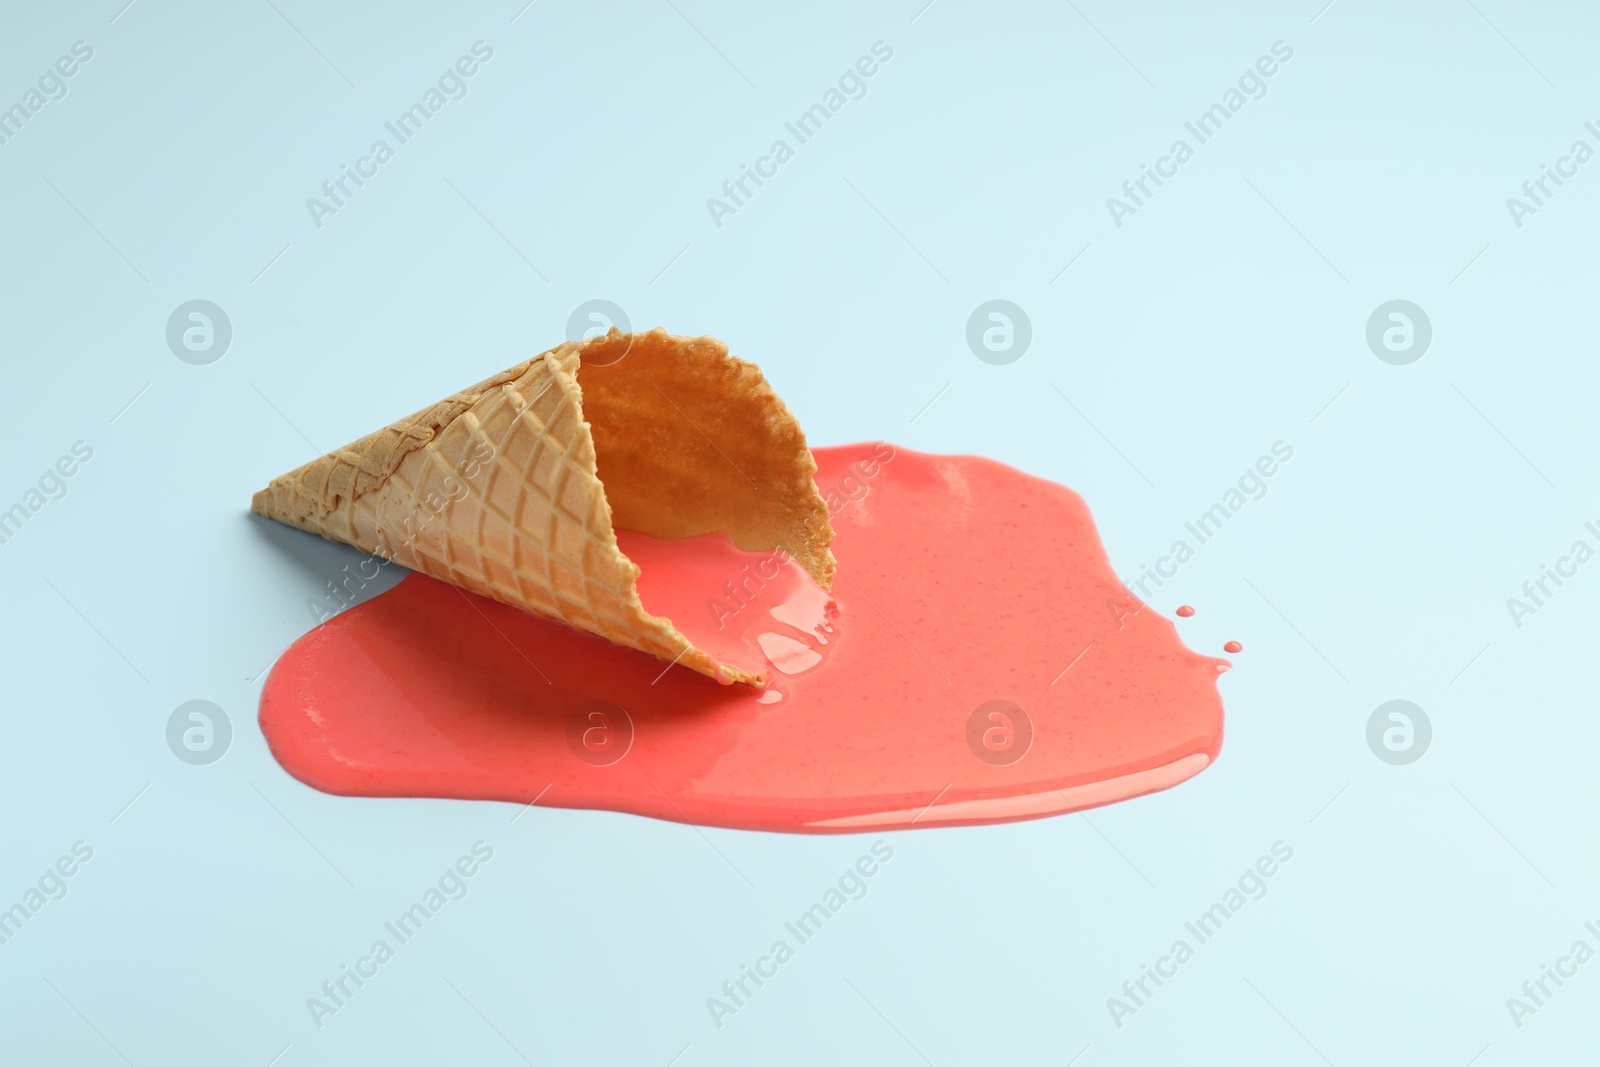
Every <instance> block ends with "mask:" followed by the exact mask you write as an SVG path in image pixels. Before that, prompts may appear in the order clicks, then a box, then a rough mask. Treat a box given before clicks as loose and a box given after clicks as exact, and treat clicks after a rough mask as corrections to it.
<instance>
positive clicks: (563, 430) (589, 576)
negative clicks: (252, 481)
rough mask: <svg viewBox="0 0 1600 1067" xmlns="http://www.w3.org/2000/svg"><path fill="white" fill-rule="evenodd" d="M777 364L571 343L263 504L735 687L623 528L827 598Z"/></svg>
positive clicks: (289, 483) (658, 345) (700, 345)
mask: <svg viewBox="0 0 1600 1067" xmlns="http://www.w3.org/2000/svg"><path fill="white" fill-rule="evenodd" d="M815 471H816V464H815V463H814V461H813V460H812V458H811V453H810V452H809V451H808V450H807V448H806V443H805V435H804V434H803V433H802V432H801V430H800V427H799V424H798V423H797V422H796V421H795V418H794V416H793V415H792V414H790V412H789V410H788V409H787V408H786V407H785V406H784V404H783V401H782V400H780V399H779V398H778V396H777V394H776V393H774V392H773V390H772V387H771V386H770V385H769V384H768V383H767V381H766V379H765V377H764V376H763V375H762V374H761V371H760V369H759V368H757V367H756V366H755V365H754V364H752V363H748V362H746V361H744V360H741V359H737V358H735V357H733V356H730V355H729V354H728V350H727V347H726V346H725V345H723V344H722V343H721V342H719V341H717V340H715V339H713V338H710V337H701V338H686V337H675V336H672V335H669V334H668V333H666V331H664V330H661V329H656V330H653V331H651V332H649V333H643V334H628V335H624V334H621V333H618V332H617V331H616V330H615V329H613V330H612V331H611V332H610V333H609V334H607V335H606V336H603V337H596V338H594V339H592V340H589V341H582V342H569V343H567V344H563V345H559V346H557V347H556V348H552V349H550V350H549V351H548V352H545V353H543V354H541V355H539V356H536V357H534V358H533V359H531V360H528V361H527V362H524V363H520V364H518V365H517V366H515V367H512V368H510V369H509V370H506V371H503V372H501V373H500V374H497V375H495V376H494V377H492V378H489V379H487V380H486V381H483V382H480V383H478V384H477V385H474V386H472V387H471V388H469V389H465V390H463V391H461V392H459V393H456V394H455V395H453V396H450V397H446V398H445V399H444V400H441V401H439V402H438V403H437V404H434V405H433V406H431V407H428V408H426V409H424V410H422V411H419V412H417V413H416V414H415V415H412V416H411V417H409V418H405V419H401V420H399V421H398V422H394V423H391V424H390V425H388V426H385V427H384V428H383V429H381V430H378V431H377V432H375V433H371V434H368V435H367V436H366V437H363V438H361V439H360V440H358V441H356V442H354V443H352V444H350V445H347V446H345V447H344V448H341V449H338V450H336V451H334V452H330V453H328V454H327V455H325V456H323V457H321V458H319V459H316V460H313V461H312V462H310V463H308V464H306V465H305V466H303V467H300V468H298V469H297V470H293V471H290V472H289V473H287V474H284V475H281V476H279V477H277V478H274V479H273V480H272V482H271V484H270V485H268V486H267V488H265V489H263V490H262V491H260V492H258V493H256V494H255V497H254V499H253V501H252V504H251V510H253V511H255V512H257V513H258V514H261V515H264V516H266V517H267V518H270V519H275V520H277V521H279V522H282V523H286V524H288V525H290V526H295V527H298V528H300V529H302V530H307V531H309V532H311V533H316V534H321V535H322V536H323V537H326V538H329V539H330V540H334V541H342V542H344V543H346V544H350V545H354V546H355V547H356V548H359V549H361V550H362V551H364V552H369V553H375V554H378V555H380V556H382V557H384V558H387V559H390V560H392V561H394V562H396V563H399V564H400V565H402V566H404V567H408V568H411V569H412V570H417V571H421V572H422V573H424V574H427V575H430V576H432V577H434V578H439V579H442V580H444V581H447V582H450V583H452V584H454V585H457V586H460V587H461V588H463V589H467V590H470V591H472V592H474V593H478V594H480V595H482V596H487V597H491V598H493V599H495V600H498V601H501V602H503V603H506V604H510V605H512V606H514V607H518V608H521V609H523V610H525V611H529V612H532V613H533V614H536V615H540V616H543V617H545V618H549V619H556V620H559V621H561V622H565V623H567V624H569V625H571V626H574V627H577V628H578V629H581V630H586V631H588V632H590V633H593V634H597V635H599V636H601V637H604V638H606V639H608V640H610V641H614V642H616V643H617V644H620V645H626V646H627V647H629V648H635V649H639V650H640V651H643V652H648V653H650V654H652V655H654V656H657V657H659V658H660V659H662V660H665V661H668V662H673V663H678V664H681V665H683V666H685V667H688V668H690V669H692V670H696V671H699V672H700V673H702V674H706V675H709V676H711V677H714V678H717V679H718V680H719V681H723V682H744V683H746V684H750V685H755V686H761V685H763V684H764V681H765V679H764V677H763V676H762V675H761V674H758V673H753V672H750V671H748V670H743V669H739V668H735V667H732V666H730V665H727V664H720V663H718V662H717V661H716V660H715V659H713V657H712V656H710V655H709V654H707V653H706V652H704V651H702V650H701V649H698V648H695V647H694V646H693V645H692V644H691V643H690V642H689V641H688V640H687V639H686V638H685V637H684V636H683V635H682V634H681V633H680V632H679V631H678V629H677V628H676V627H675V626H674V625H673V624H672V622H671V621H670V620H668V619H665V618H661V617H658V616H655V615H652V614H650V613H649V612H648V611H646V610H645V608H644V606H643V605H642V604H641V603H640V600H639V593H638V590H637V588H636V582H635V580H636V578H637V576H638V574H639V568H638V567H637V566H636V565H635V564H634V563H633V562H632V561H631V560H629V559H628V557H627V556H625V555H624V554H623V553H622V551H621V550H620V549H619V548H618V546H617V539H616V534H615V530H616V529H617V528H619V527H620V528H623V529H630V530H636V531H638V532H640V533H644V534H649V535H650V536H652V537H657V538H662V539H667V540H670V539H676V538H681V537H690V536H695V535H699V534H707V533H714V532H722V533H726V534H727V535H729V536H730V537H731V538H732V539H733V541H734V543H735V544H737V545H738V546H739V547H740V548H741V549H744V550H746V551H752V552H754V551H763V550H768V549H778V548H782V549H784V550H785V551H787V552H788V553H789V554H790V555H792V556H793V557H794V558H795V560H796V562H797V563H799V564H800V566H802V567H803V568H804V569H805V570H806V571H807V572H809V573H810V574H811V576H812V578H813V579H815V580H816V581H817V583H818V584H819V585H820V586H822V587H823V588H824V589H826V588H828V587H829V585H830V584H831V582H832V579H833V569H834V560H833V555H832V553H831V552H830V551H829V550H828V544H829V542H830V541H831V540H832V538H833V530H832V527H831V526H830V525H829V524H828V508H827V505H826V504H825V503H824V502H823V500H822V497H821V495H820V494H819V493H818V492H817V488H816V483H815V482H814V480H813V478H812V476H813V474H814V473H815Z"/></svg>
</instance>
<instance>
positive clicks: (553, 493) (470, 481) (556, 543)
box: [350, 354, 686, 659]
mask: <svg viewBox="0 0 1600 1067" xmlns="http://www.w3.org/2000/svg"><path fill="white" fill-rule="evenodd" d="M554 358H555V356H554V354H552V356H548V357H546V360H553V359H554ZM546 360H535V361H534V363H533V364H532V365H530V367H529V368H528V370H527V372H526V373H524V374H523V375H522V376H520V377H519V378H517V379H516V380H514V381H510V382H505V383H502V384H500V385H499V386H496V387H494V388H492V389H491V390H490V391H489V392H487V393H485V394H484V395H483V396H482V397H480V398H479V399H478V400H477V401H476V402H475V403H474V404H473V405H472V406H471V407H470V408H468V409H467V410H466V411H465V412H463V413H462V414H461V415H459V416H458V417H457V418H455V419H454V420H452V421H451V422H450V423H449V424H448V425H447V426H445V427H443V428H442V429H441V431H440V432H439V434H438V435H437V436H436V437H434V438H433V439H432V440H431V441H429V442H428V443H427V444H425V445H423V446H422V447H421V448H419V449H416V450H415V451H413V452H412V453H411V454H409V455H408V456H407V457H406V458H405V459H404V460H402V461H401V463H400V465H399V467H398V468H397V469H396V470H395V472H394V474H393V475H392V476H391V477H390V478H389V480H388V482H387V483H386V484H385V486H384V487H383V488H382V489H380V490H378V491H376V492H373V493H368V494H366V495H364V496H362V497H361V498H359V499H358V500H357V501H356V502H355V505H354V507H352V508H351V509H350V512H351V521H352V523H353V525H354V526H355V531H354V532H356V533H357V534H358V536H359V535H366V536H365V537H362V540H366V541H370V542H372V543H373V544H374V545H375V547H379V548H381V549H382V550H383V551H384V554H385V555H387V556H389V558H391V559H394V560H395V562H397V563H400V564H401V565H403V566H407V567H410V568H412V569H413V570H418V571H421V572H422V573H424V574H428V575H430V576H432V577H435V578H439V579H442V580H444V581H448V582H451V583H453V584H455V585H459V586H462V587H464V588H466V589H470V590H472V591H473V592H476V593H479V594H481V595H483V596H487V597H490V598H492V599H494V600H498V601H500V602H502V603H506V604H510V605H512V606H515V607H519V608H523V609H528V608H532V609H534V610H536V611H538V612H539V613H540V614H544V615H547V616H551V617H555V618H559V619H562V620H563V621H565V622H567V623H569V624H571V625H573V626H576V627H579V628H580V629H583V630H587V631H589V632H591V633H596V634H599V635H601V636H603V637H605V638H607V639H609V640H611V641H615V642H618V643H621V644H625V645H628V646H630V647H633V648H638V649H640V650H641V651H645V652H649V653H652V654H654V655H657V656H661V657H664V658H667V659H672V658H675V657H676V656H678V655H679V654H680V653H681V652H682V651H683V648H684V646H685V644H686V642H685V641H684V640H683V638H682V637H680V636H679V635H678V634H677V633H676V631H675V630H674V629H673V628H672V627H670V626H669V625H666V624H665V623H664V620H660V619H657V618H655V617H653V616H650V615H648V614H646V613H645V612H644V611H643V610H642V609H641V608H640V607H638V605H637V594H636V592H635V590H634V569H633V567H632V564H631V563H629V562H628V560H627V559H626V557H624V556H623V555H622V553H621V551H620V550H619V549H618V548H617V546H616V540H615V537H614V535H613V534H612V532H611V521H610V509H609V507H608V506H607V505H606V502H605V496H604V489H603V487H602V486H601V483H600V480H599V478H598V477H597V476H596V475H595V473H594V471H595V466H594V451H593V445H592V443H591V441H590V438H589V436H588V434H586V433H583V432H581V422H582V417H581V413H580V411H579V406H578V400H577V396H576V390H575V388H563V383H562V382H561V381H560V380H558V377H557V374H558V373H559V372H558V371H557V370H556V369H555V368H553V367H551V366H549V365H547V363H546ZM673 638H676V640H672V639H673Z"/></svg>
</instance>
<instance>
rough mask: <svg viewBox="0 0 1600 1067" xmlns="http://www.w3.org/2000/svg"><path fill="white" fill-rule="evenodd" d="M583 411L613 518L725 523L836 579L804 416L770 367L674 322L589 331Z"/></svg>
mask: <svg viewBox="0 0 1600 1067" xmlns="http://www.w3.org/2000/svg"><path fill="white" fill-rule="evenodd" d="M578 355H579V357H580V358H579V361H578V364H577V367H576V375H577V381H578V386H579V388H580V390H581V393H582V397H583V415H584V419H585V421H587V422H588V423H589V427H590V432H591V435H592V437H593V440H594V450H595V463H596V467H597V471H598V474H599V477H600V481H601V483H602V484H603V485H604V486H605V495H606V500H607V502H608V503H609V504H610V506H611V512H612V523H613V525H614V526H615V527H616V528H618V529H623V530H633V531H636V532H638V533H643V534H648V535H649V536H651V537H655V538H658V539H661V540H677V539H680V538H685V537H696V536H700V535H703V534H712V533H722V534H726V535H728V536H729V537H730V538H732V540H733V542H734V544H736V545H737V546H738V547H739V548H740V549H743V550H744V551H747V552H760V551H769V550H773V549H780V548H781V549H784V550H785V551H787V552H789V553H790V554H791V555H793V556H794V558H795V559H796V561H797V562H799V563H800V565H801V566H802V567H804V568H805V569H806V571H807V572H809V573H810V574H811V576H812V578H813V579H814V580H815V581H816V582H817V583H818V584H819V585H821V586H822V587H823V588H825V589H826V588H828V587H829V585H830V584H831V582H832V578H833V557H832V554H831V553H830V552H829V551H828V543H829V541H831V540H832V537H833V530H832V528H831V527H830V526H829V524H828V510H827V505H826V504H825V503H824V502H823V500H822V497H821V495H820V494H819V493H818V492H817V488H816V483H815V482H814V481H813V474H814V473H815V471H816V464H815V462H814V461H813V460H812V458H811V453H810V451H809V450H808V449H807V448H806V442H805V435H804V433H803V432H802V431H801V430H800V426H799V423H798V422H797V421H796V420H795V418H794V416H793V415H792V414H790V412H789V410H788V409H787V408H786V407H785V406H784V404H783V401H782V400H780V399H779V398H778V396H777V394H776V393H774V392H773V390H772V387H771V386H770V385H769V384H768V383H767V380H766V378H765V377H764V376H763V375H762V374H761V371H760V369H759V368H757V367H756V366H755V365H754V364H752V363H747V362H745V361H744V360H741V359H737V358H735V357H733V356H730V355H729V354H728V349H727V346H725V345H723V344H722V343H721V342H719V341H717V340H715V339H713V338H709V337H701V338H688V337H675V336H672V335H670V334H668V333H666V332H665V331H664V330H659V329H658V330H654V331H651V332H650V333H642V334H622V333H619V332H617V331H615V330H613V331H612V332H611V333H610V334H608V335H606V336H603V337H597V338H595V339H593V340H592V341H588V342H585V343H584V344H583V345H581V346H580V347H579V349H578Z"/></svg>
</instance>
